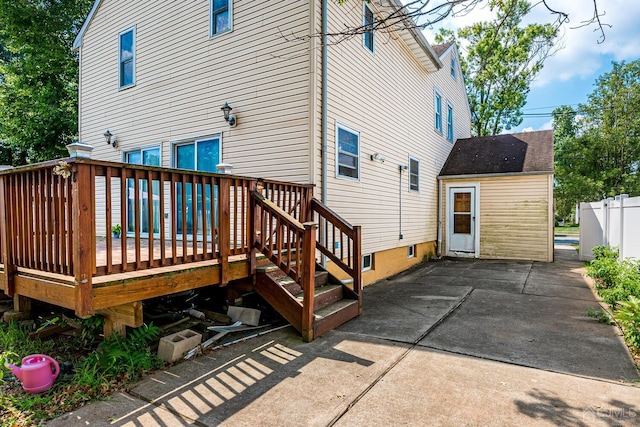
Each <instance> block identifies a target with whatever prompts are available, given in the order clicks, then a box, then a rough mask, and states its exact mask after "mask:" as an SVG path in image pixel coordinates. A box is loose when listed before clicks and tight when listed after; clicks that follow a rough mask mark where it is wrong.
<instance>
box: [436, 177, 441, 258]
mask: <svg viewBox="0 0 640 427" xmlns="http://www.w3.org/2000/svg"><path fill="white" fill-rule="evenodd" d="M436 206H438V242H437V243H436V255H437V256H442V180H441V179H438V201H437V203H436Z"/></svg>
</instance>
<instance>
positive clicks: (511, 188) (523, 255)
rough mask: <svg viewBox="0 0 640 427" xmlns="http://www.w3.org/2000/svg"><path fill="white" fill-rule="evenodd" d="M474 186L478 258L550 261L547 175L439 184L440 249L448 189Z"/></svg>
mask: <svg viewBox="0 0 640 427" xmlns="http://www.w3.org/2000/svg"><path fill="white" fill-rule="evenodd" d="M475 183H477V184H479V198H480V213H479V219H480V258H494V259H522V260H534V261H545V262H547V261H553V221H552V219H553V209H552V206H550V203H551V200H553V198H550V194H551V195H552V194H553V193H552V191H553V187H552V185H553V183H552V179H551V175H549V174H541V175H524V176H508V177H490V178H489V177H488V178H478V179H472V178H469V179H445V180H443V184H444V191H443V195H442V196H443V199H442V200H443V204H442V206H443V207H444V209H443V216H442V218H443V234H442V235H443V248H446V238H447V232H448V231H447V230H448V224H447V220H448V209H449V207H448V206H446V205H445V204H446V196H447V194H448V188H449V187H451V186H463V185H464V184H475ZM550 192H551V193H550ZM550 219H551V220H550Z"/></svg>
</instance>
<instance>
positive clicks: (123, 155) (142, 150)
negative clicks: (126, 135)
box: [122, 142, 163, 167]
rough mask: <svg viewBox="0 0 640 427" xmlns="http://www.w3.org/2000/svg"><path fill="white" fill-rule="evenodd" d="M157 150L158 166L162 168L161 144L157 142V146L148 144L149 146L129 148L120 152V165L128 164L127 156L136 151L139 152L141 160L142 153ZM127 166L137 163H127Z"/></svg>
mask: <svg viewBox="0 0 640 427" xmlns="http://www.w3.org/2000/svg"><path fill="white" fill-rule="evenodd" d="M156 148H157V149H159V150H160V166H159V167H162V160H163V159H162V143H161V142H159V143H157V144H149V145H144V146H140V147H131V148H127V149H124V150H122V163H128V162H127V155H128V154H131V153H135V152H137V151H139V152H140V158H141V159H142V158H143V157H144V154H143V152H144V151H149V150H155V149H156ZM128 164H137V163H128Z"/></svg>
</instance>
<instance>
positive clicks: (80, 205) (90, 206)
mask: <svg viewBox="0 0 640 427" xmlns="http://www.w3.org/2000/svg"><path fill="white" fill-rule="evenodd" d="M91 168H92V165H90V164H85V163H81V162H77V163H75V164H74V169H75V170H74V173H73V174H72V175H71V179H72V180H73V181H72V183H71V206H72V224H71V226H72V229H73V251H72V253H73V276H74V277H75V281H76V301H75V312H76V315H77V316H88V315H91V314H93V300H92V291H93V288H92V276H93V272H94V270H95V266H94V263H95V256H94V253H93V252H94V250H95V245H94V241H95V238H94V235H95V228H94V226H93V225H94V217H95V200H94V187H95V183H94V181H93V179H92V174H91ZM67 203H69V202H67Z"/></svg>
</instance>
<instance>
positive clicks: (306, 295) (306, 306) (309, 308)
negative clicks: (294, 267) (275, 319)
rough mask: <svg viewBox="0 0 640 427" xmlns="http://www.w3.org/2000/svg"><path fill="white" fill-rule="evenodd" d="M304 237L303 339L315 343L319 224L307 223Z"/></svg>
mask: <svg viewBox="0 0 640 427" xmlns="http://www.w3.org/2000/svg"><path fill="white" fill-rule="evenodd" d="M303 225H304V237H303V239H302V292H303V302H302V305H303V306H302V328H301V329H302V339H303V340H304V341H306V342H311V341H313V338H314V335H315V334H314V321H313V320H314V319H313V305H314V296H315V285H316V284H315V280H316V278H315V276H316V230H317V228H318V224H317V223H315V222H305V223H304V224H303Z"/></svg>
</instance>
